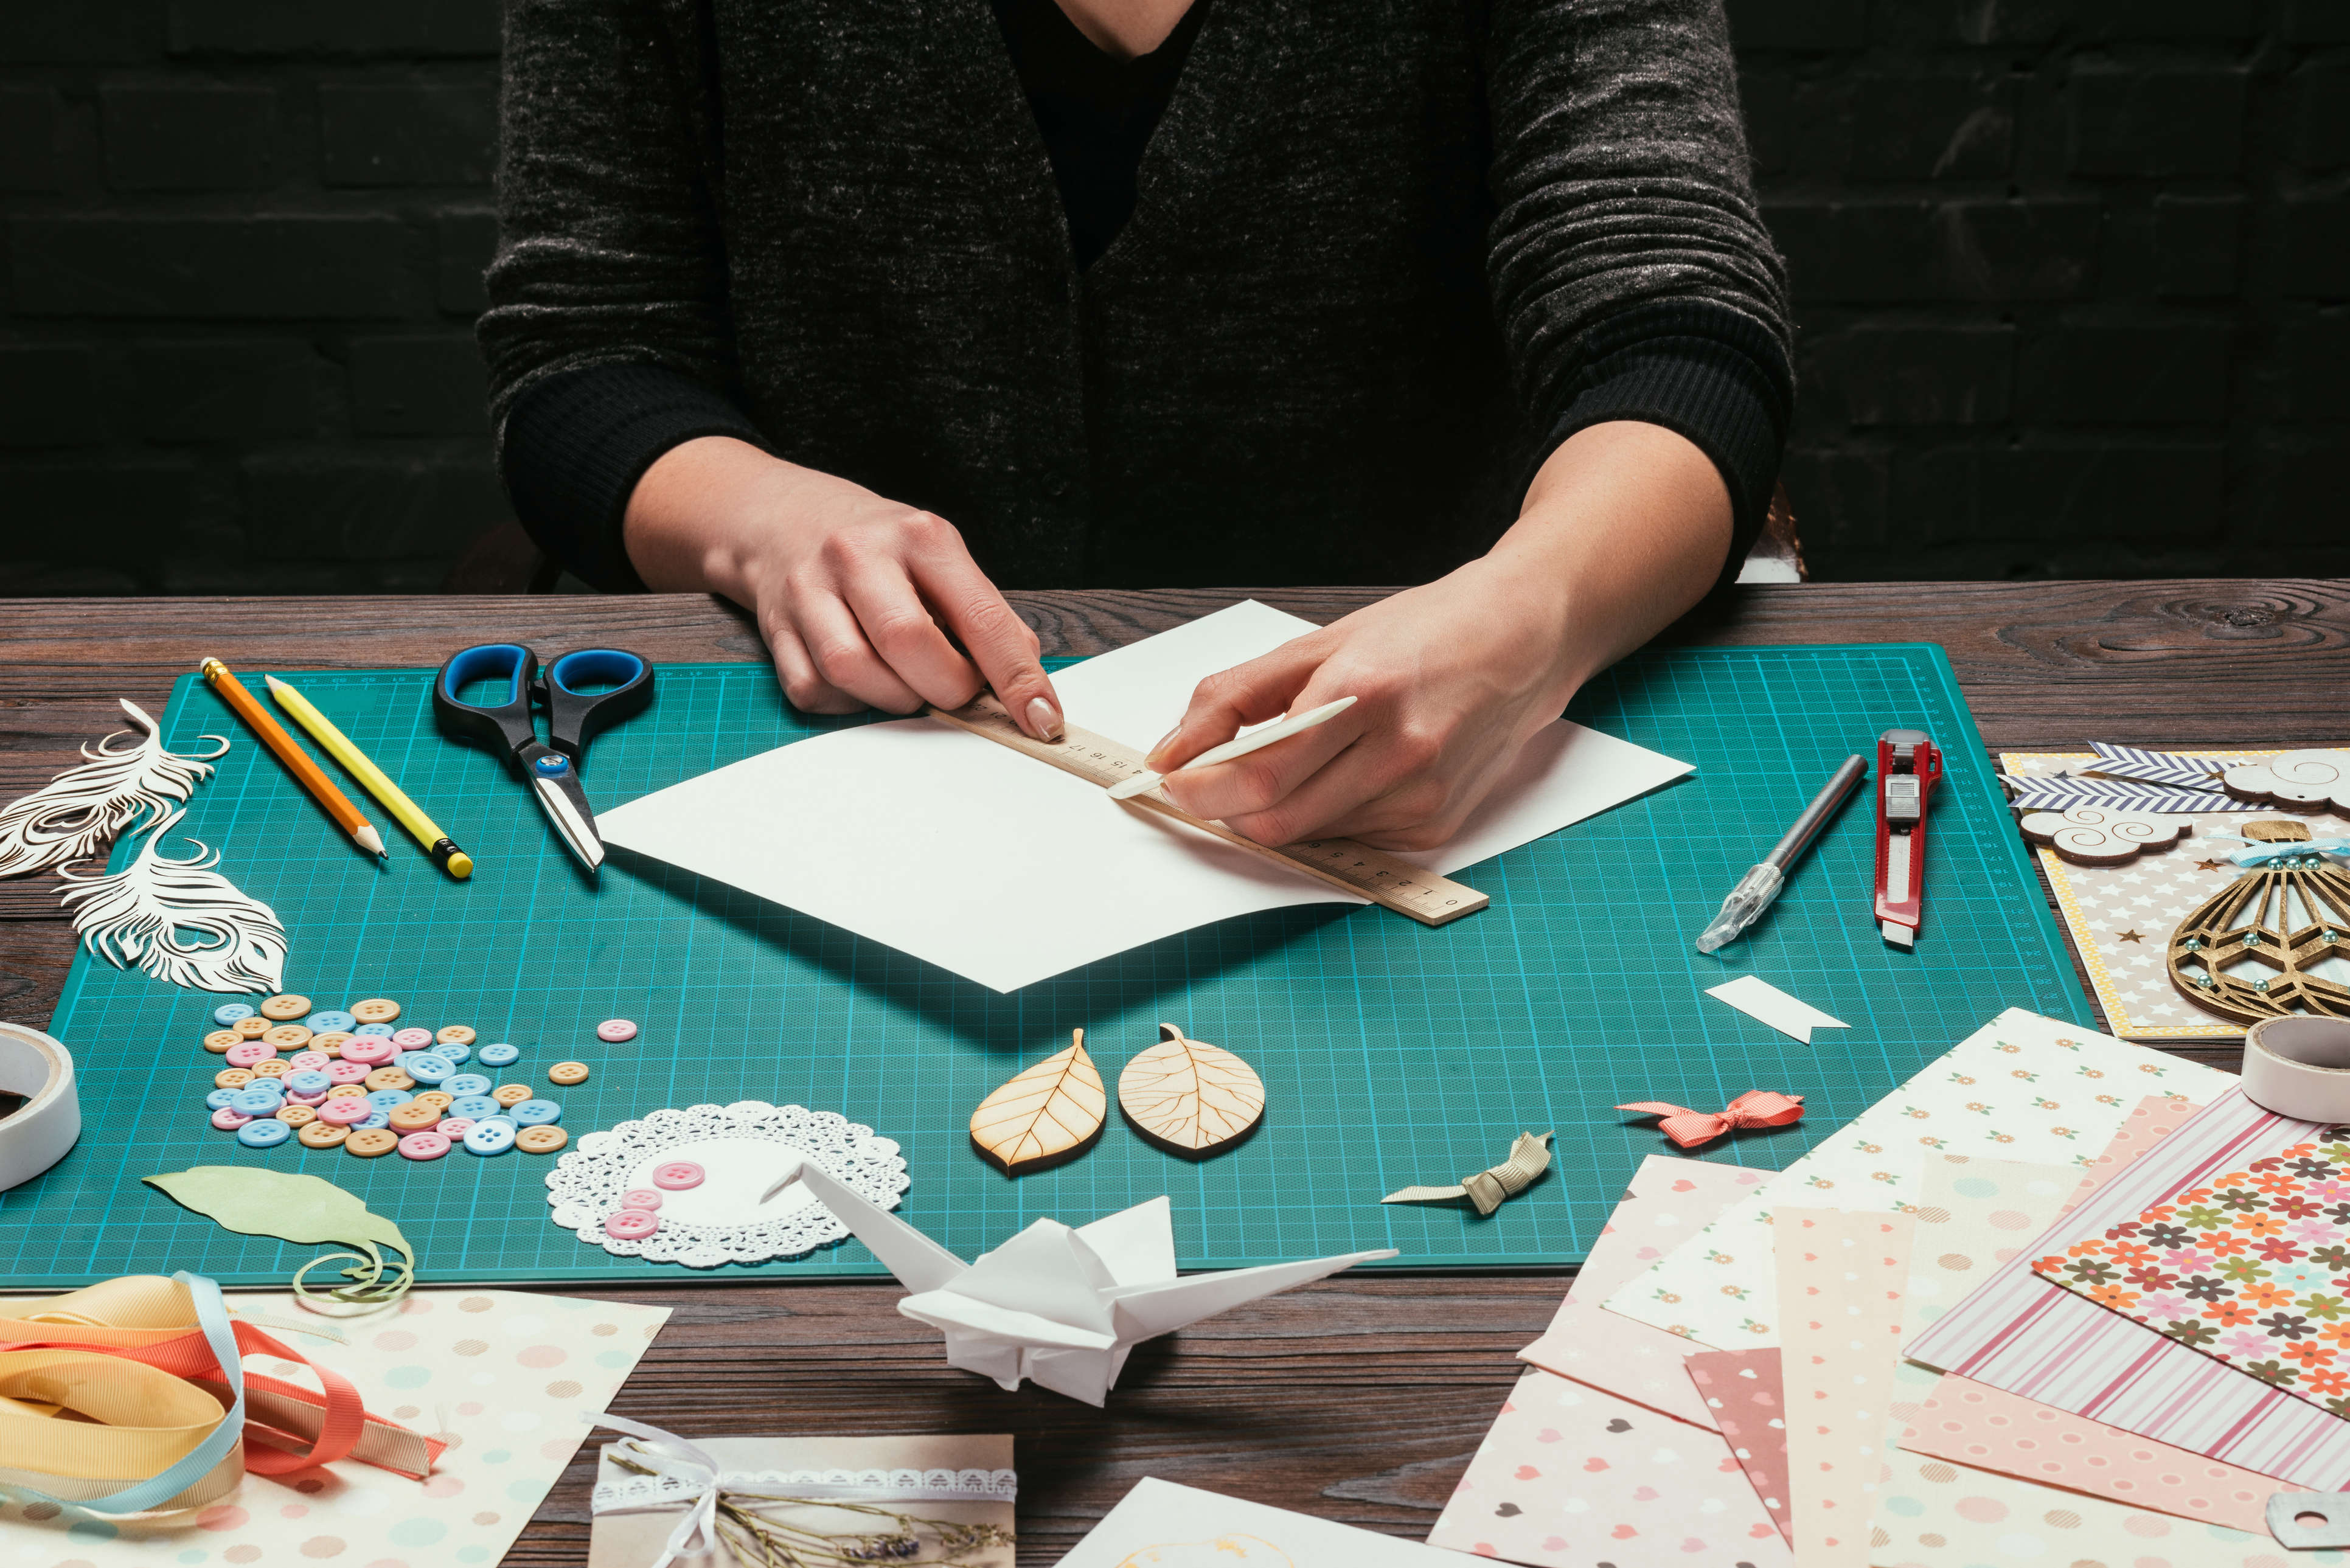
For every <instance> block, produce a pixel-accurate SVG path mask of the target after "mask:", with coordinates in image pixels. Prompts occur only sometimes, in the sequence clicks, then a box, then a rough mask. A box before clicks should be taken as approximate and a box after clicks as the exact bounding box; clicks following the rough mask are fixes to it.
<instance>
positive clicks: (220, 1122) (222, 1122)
mask: <svg viewBox="0 0 2350 1568" xmlns="http://www.w3.org/2000/svg"><path fill="white" fill-rule="evenodd" d="M252 1119H253V1118H252V1117H251V1116H239V1115H237V1114H236V1113H235V1112H234V1111H233V1110H230V1109H229V1108H228V1107H227V1106H222V1107H221V1108H220V1109H218V1110H216V1111H214V1112H213V1126H214V1127H218V1128H220V1130H221V1131H223V1132H234V1131H236V1129H237V1128H239V1127H243V1126H244V1124H245V1123H247V1122H249V1121H251V1120H252Z"/></svg>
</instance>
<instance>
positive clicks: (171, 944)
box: [59, 809, 286, 992]
mask: <svg viewBox="0 0 2350 1568" xmlns="http://www.w3.org/2000/svg"><path fill="white" fill-rule="evenodd" d="M182 815H183V814H182V812H181V811H179V810H176V809H175V810H173V811H172V813H171V814H170V815H167V816H165V817H164V818H163V820H162V821H161V822H159V823H157V824H156V825H155V830H154V831H153V832H152V833H150V834H149V835H148V836H147V839H146V842H145V843H143V844H141V845H140V846H139V852H138V854H137V855H135V856H133V857H131V861H130V865H128V866H126V867H123V868H122V869H121V870H120V871H115V872H107V873H100V874H97V875H90V874H87V873H85V874H82V875H76V874H75V872H74V870H73V868H72V867H66V868H65V869H64V870H63V871H61V872H60V873H59V875H60V876H61V877H63V878H64V880H65V883H66V888H65V892H64V894H63V895H62V897H63V898H64V900H65V906H66V908H67V909H69V910H71V911H72V912H73V923H74V929H75V930H77V931H78V932H80V933H81V940H82V945H83V946H84V947H87V948H88V949H89V950H90V951H91V952H93V953H96V954H97V955H98V956H99V957H100V958H102V959H104V960H106V961H107V962H109V963H110V964H112V965H113V966H114V967H115V968H117V969H130V968H132V967H134V966H136V967H137V968H139V969H142V970H144V971H147V972H148V973H149V974H151V975H153V976H154V977H155V978H156V979H158V980H164V981H171V982H172V984H173V985H183V986H192V987H194V988H196V989H197V990H200V991H232V992H235V991H261V992H272V991H276V989H277V987H278V981H279V977H280V976H282V975H283V974H284V973H285V972H286V928H285V927H284V926H282V925H280V924H279V923H278V920H277V912H276V910H274V909H271V908H270V907H269V906H268V905H266V904H264V903H260V902H258V901H256V900H255V899H253V898H247V897H245V896H244V894H243V893H241V892H239V891H237V889H236V887H235V885H234V884H233V883H232V882H230V881H229V879H228V878H227V877H224V876H222V875H221V874H220V873H219V872H217V871H215V870H213V866H215V865H217V864H218V863H219V861H220V857H219V856H218V855H217V854H215V853H214V852H213V851H212V850H210V849H207V848H205V847H204V846H203V843H202V841H200V840H198V839H193V838H191V839H189V840H188V842H189V843H191V844H193V845H194V846H196V855H195V858H193V859H192V860H172V859H169V858H167V857H164V856H163V855H162V854H161V853H160V852H159V847H158V846H161V844H162V842H163V836H164V834H166V833H168V832H170V831H171V829H172V826H173V825H174V824H175V823H177V822H178V821H179V820H180V818H181V816H182Z"/></svg>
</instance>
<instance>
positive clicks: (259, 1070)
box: [253, 1056, 293, 1078]
mask: <svg viewBox="0 0 2350 1568" xmlns="http://www.w3.org/2000/svg"><path fill="white" fill-rule="evenodd" d="M292 1071H293V1069H292V1068H291V1067H288V1066H287V1065H286V1064H285V1063H283V1062H281V1061H279V1060H278V1059H277V1058H276V1057H275V1056H272V1057H271V1058H269V1060H267V1061H266V1062H255V1064H253V1075H254V1076H255V1077H256V1078H282V1077H284V1076H285V1075H286V1074H288V1073H290V1072H292Z"/></svg>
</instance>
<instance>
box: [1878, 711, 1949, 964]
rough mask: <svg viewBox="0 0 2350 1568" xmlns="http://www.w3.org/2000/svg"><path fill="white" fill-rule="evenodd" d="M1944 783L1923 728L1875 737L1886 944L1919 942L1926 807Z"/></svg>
mask: <svg viewBox="0 0 2350 1568" xmlns="http://www.w3.org/2000/svg"><path fill="white" fill-rule="evenodd" d="M1941 782H1942V753H1940V752H1939V751H1938V750H1936V749H1935V746H1934V742H1932V741H1930V740H1929V739H1927V737H1926V732H1924V731H1923V730H1887V731H1886V732H1885V733H1883V734H1881V735H1879V736H1877V929H1879V930H1882V931H1883V932H1884V933H1885V940H1887V941H1888V942H1892V943H1895V944H1897V945H1898V946H1900V947H1905V948H1908V947H1915V946H1916V945H1917V944H1918V907H1919V905H1920V904H1921V903H1922V901H1923V896H1924V894H1925V890H1926V803H1927V802H1928V800H1929V799H1930V798H1931V797H1932V795H1933V794H1934V786H1935V785H1936V784H1939V783H1941Z"/></svg>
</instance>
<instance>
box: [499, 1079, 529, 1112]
mask: <svg viewBox="0 0 2350 1568" xmlns="http://www.w3.org/2000/svg"><path fill="white" fill-rule="evenodd" d="M532 1093H533V1091H532V1089H531V1087H530V1085H527V1084H500V1085H498V1086H497V1087H496V1088H494V1089H492V1090H491V1091H490V1098H492V1099H494V1100H495V1101H497V1103H498V1104H500V1105H502V1106H504V1107H505V1108H506V1109H508V1110H512V1109H514V1108H515V1106H518V1105H520V1104H522V1103H523V1102H524V1101H525V1100H527V1099H529V1098H531V1097H532Z"/></svg>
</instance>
